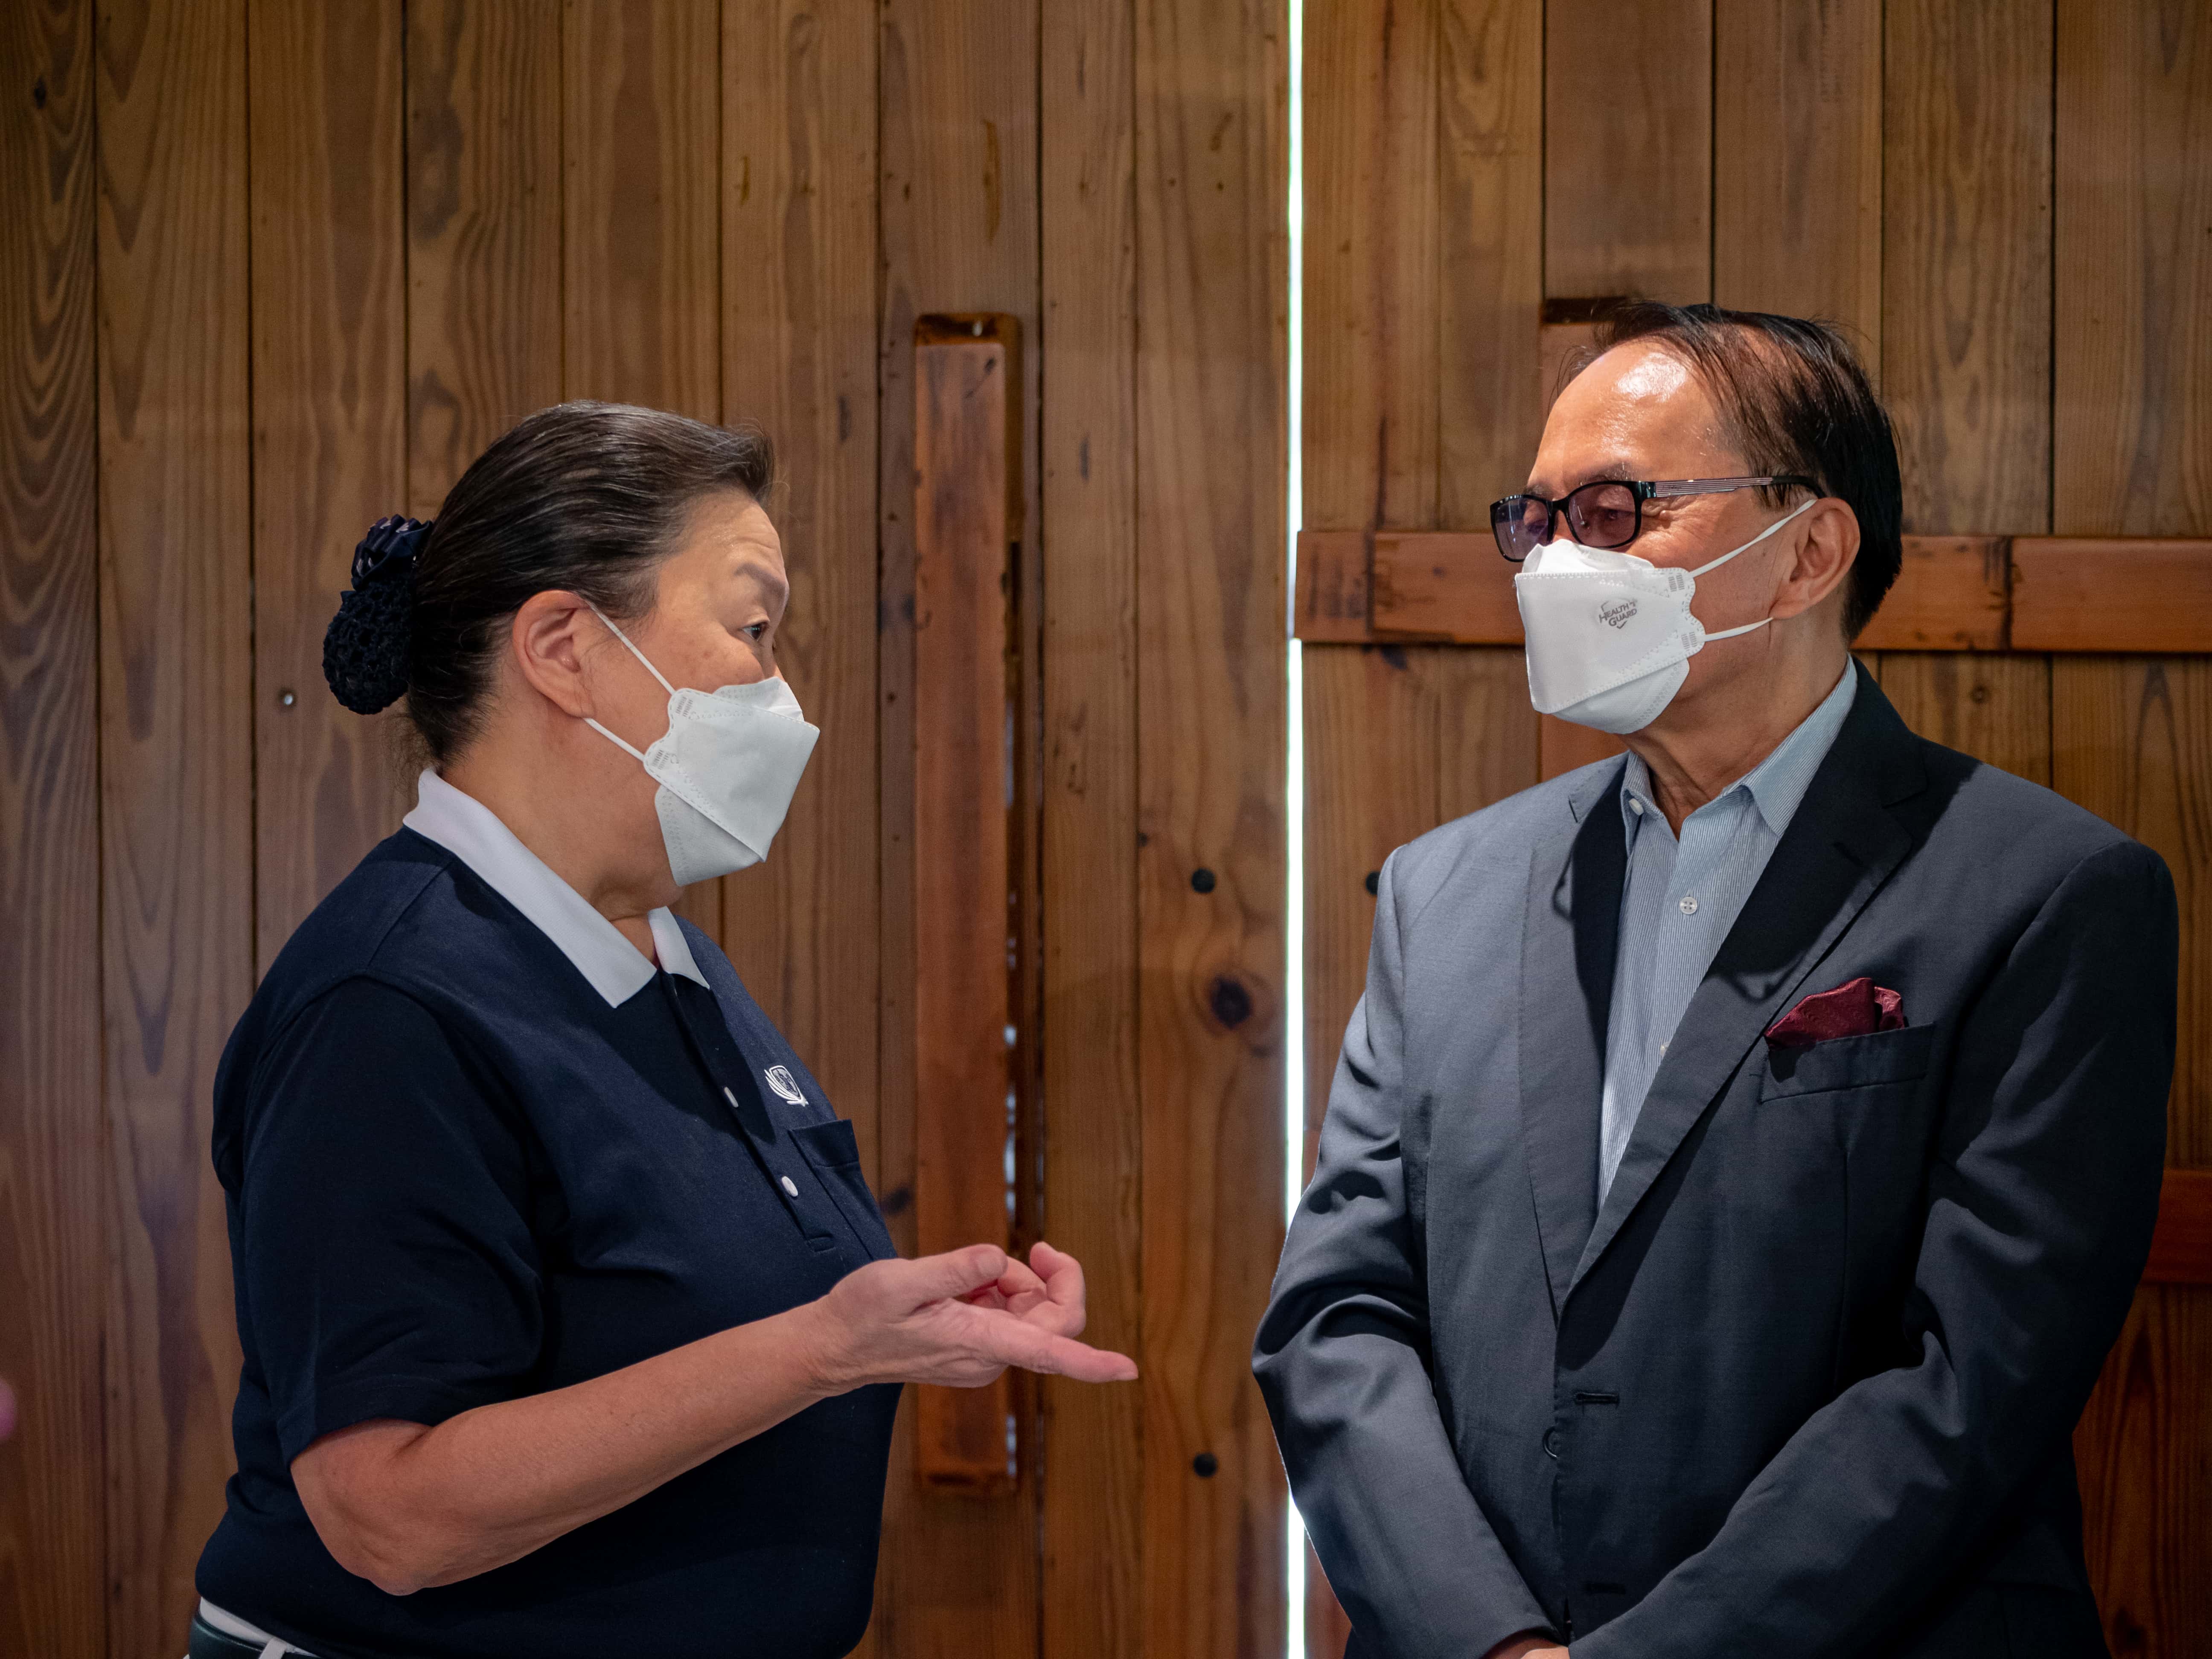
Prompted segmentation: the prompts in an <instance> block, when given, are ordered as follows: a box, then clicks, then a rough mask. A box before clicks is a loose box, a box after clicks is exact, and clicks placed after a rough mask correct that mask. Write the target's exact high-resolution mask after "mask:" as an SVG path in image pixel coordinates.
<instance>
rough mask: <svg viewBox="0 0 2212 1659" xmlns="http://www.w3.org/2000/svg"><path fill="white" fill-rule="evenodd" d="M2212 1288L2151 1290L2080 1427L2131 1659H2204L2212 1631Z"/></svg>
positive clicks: (2091, 1540)
mask: <svg viewBox="0 0 2212 1659" xmlns="http://www.w3.org/2000/svg"><path fill="white" fill-rule="evenodd" d="M2207 1376H2212V1286H2208V1285H2145V1286H2144V1287H2143V1288H2142V1289H2141V1290H2139V1291H2136V1299H2135V1305H2134V1306H2133V1308H2131V1309H2130V1310H2129V1313H2128V1320H2127V1323H2126V1325H2125V1326H2124V1327H2123V1328H2122V1329H2121V1331H2120V1340H2118V1342H2117V1343H2115V1344H2114V1345H2113V1347H2112V1352H2111V1354H2110V1355H2108V1356H2107V1357H2106V1360H2105V1369H2104V1371H2103V1374H2102V1375H2101V1376H2100V1378H2099V1379H2098V1383H2097V1387H2096V1390H2095V1392H2094V1393H2093V1394H2092V1395H2090V1397H2089V1407H2088V1409H2087V1411H2086V1412H2084V1413H2082V1415H2081V1423H2080V1424H2079V1425H2077V1426H2076V1427H2075V1431H2074V1458H2075V1466H2076V1468H2077V1469H2078V1471H2079V1474H2080V1479H2081V1508H2082V1536H2083V1543H2084V1544H2085V1546H2086V1547H2087V1555H2088V1562H2089V1582H2090V1584H2091V1586H2092V1588H2093V1589H2095V1591H2096V1593H2097V1605H2098V1609H2099V1611H2100V1613H2102V1614H2103V1615H2104V1621H2105V1638H2106V1642H2107V1643H2108V1644H2110V1646H2111V1648H2112V1651H2113V1653H2114V1654H2116V1655H2121V1656H2126V1659H2136V1656H2142V1659H2198V1656H2201V1655H2202V1654H2203V1652H2204V1650H2205V1648H2204V1643H2205V1638H2206V1633H2207V1632H2212V1574H2208V1573H2207V1572H2206V1571H2204V1516H2206V1514H2207V1513H2212V1409H2208V1407H2207V1405H2206V1399H2205V1389H2204V1381H2203V1379H2204V1378H2205V1377H2207Z"/></svg>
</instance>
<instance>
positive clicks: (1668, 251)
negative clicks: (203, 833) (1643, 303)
mask: <svg viewBox="0 0 2212 1659" xmlns="http://www.w3.org/2000/svg"><path fill="white" fill-rule="evenodd" d="M1712 118H1713V0H1643V3H1640V4H1638V5H1634V6H1621V5H1618V4H1614V3H1610V0H1549V3H1548V4H1547V5H1546V7H1545V9H1544V292H1545V293H1546V294H1547V295H1563V296H1572V297H1576V298H1595V296H1597V295H1607V294H1629V295H1639V296H1642V297H1644V298H1648V299H1654V300H1668V301H1674V303H1676V304H1678V305H1679V304H1687V303H1689V302H1690V301H1697V300H1705V299H1709V298H1711V295H1712V258H1711V254H1712V178H1713V173H1712V137H1713V126H1712Z"/></svg>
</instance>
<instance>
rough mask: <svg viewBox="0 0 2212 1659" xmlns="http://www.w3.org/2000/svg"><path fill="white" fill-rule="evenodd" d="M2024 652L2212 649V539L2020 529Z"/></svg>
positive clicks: (2016, 641) (2015, 590)
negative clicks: (2038, 533)
mask: <svg viewBox="0 0 2212 1659" xmlns="http://www.w3.org/2000/svg"><path fill="white" fill-rule="evenodd" d="M2012 643H2013V648H2014V649H2015V650H2016V651H2146V652H2156V653H2160V654H2167V653H2171V654H2173V655H2182V654H2185V653H2191V652H2198V651H2212V541H2182V540H2179V539H2161V538H2149V537H2141V538H2125V539H2123V538H2118V537H2106V538H2100V539H2096V540H2090V539H2087V538H2075V537H2065V536H2021V537H2019V538H2015V540H2014V542H2013V544H2012Z"/></svg>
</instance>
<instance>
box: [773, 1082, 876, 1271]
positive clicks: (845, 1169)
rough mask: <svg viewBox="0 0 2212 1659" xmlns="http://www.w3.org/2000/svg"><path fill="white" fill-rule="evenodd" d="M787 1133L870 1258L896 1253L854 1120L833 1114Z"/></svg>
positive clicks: (872, 1259) (874, 1259)
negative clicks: (862, 1162)
mask: <svg viewBox="0 0 2212 1659" xmlns="http://www.w3.org/2000/svg"><path fill="white" fill-rule="evenodd" d="M787 1133H789V1134H790V1136H791V1139H792V1143H793V1145H794V1146H797V1147H798V1148H799V1156H800V1157H802V1158H805V1160H806V1163H807V1166H808V1167H809V1168H810V1169H811V1170H813V1171H814V1176H815V1179H816V1180H817V1181H819V1182H821V1183H822V1186H823V1190H824V1191H826V1192H827V1193H828V1194H829V1200H830V1202H832V1203H833V1204H835V1205H836V1206H837V1209H838V1212H840V1213H841V1214H842V1215H843V1216H844V1218H845V1221H846V1224H847V1225H848V1226H850V1227H851V1228H852V1229H853V1231H854V1232H855V1233H856V1234H858V1235H859V1236H860V1243H862V1244H863V1245H865V1246H866V1249H867V1252H868V1259H869V1260H870V1261H883V1260H884V1258H885V1257H888V1256H894V1255H897V1254H898V1250H897V1249H896V1246H894V1245H893V1244H892V1243H891V1236H890V1230H889V1229H888V1228H886V1227H885V1226H884V1217H883V1212H882V1211H881V1210H879V1209H878V1208H877V1206H876V1195H875V1194H873V1193H872V1192H870V1191H869V1190H868V1180H867V1177H866V1176H865V1175H863V1174H862V1173H861V1171H860V1141H859V1140H858V1139H856V1138H855V1137H854V1133H853V1121H852V1120H851V1119H850V1118H843V1117H840V1118H832V1119H831V1120H830V1121H829V1122H827V1123H807V1124H802V1125H799V1126H798V1127H794V1128H792V1129H790V1130H788V1131H787Z"/></svg>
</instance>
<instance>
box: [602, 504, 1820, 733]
mask: <svg viewBox="0 0 2212 1659" xmlns="http://www.w3.org/2000/svg"><path fill="white" fill-rule="evenodd" d="M1785 522H1786V521H1785ZM1779 527H1780V526H1777V528H1779ZM1731 557H1733V555H1731ZM584 604H585V605H586V607H587V608H588V609H589V610H590V611H591V613H592V615H593V616H594V617H598V618H599V621H600V622H601V623H605V626H606V630H607V632H608V633H610V634H611V635H614V636H615V637H616V638H617V639H618V640H620V641H622V642H623V645H624V646H626V647H629V653H630V655H631V656H633V657H635V658H636V659H638V660H639V661H640V662H641V663H643V664H645V671H646V672H647V673H648V674H650V675H652V676H653V678H655V679H657V680H659V682H660V689H661V690H664V691H665V692H666V693H668V695H669V697H670V699H671V701H672V700H673V699H674V698H675V696H676V688H675V687H674V686H672V685H671V684H669V683H668V681H667V678H665V676H664V675H663V674H662V673H661V671H659V669H658V668H655V667H654V666H653V663H652V660H651V659H649V658H648V657H647V655H646V654H645V653H644V652H642V651H641V650H639V649H638V648H637V647H635V645H631V644H630V638H629V635H627V634H625V633H623V631H622V629H619V628H617V627H616V626H615V625H614V624H613V623H611V622H608V621H607V613H606V612H605V611H602V610H600V609H599V606H597V605H593V604H592V602H591V601H590V600H589V599H586V600H585V601H584ZM584 724H585V725H586V726H590V727H591V728H592V731H594V732H598V733H599V735H600V736H601V737H603V738H605V739H606V740H607V741H608V742H609V743H611V744H614V745H615V747H616V748H617V749H621V750H625V751H626V752H628V753H629V755H630V757H632V758H633V759H635V761H636V762H637V763H638V764H639V765H641V766H642V765H644V764H645V763H646V762H645V755H644V752H643V751H642V750H637V749H633V748H631V747H630V745H629V744H626V743H624V742H623V740H622V739H621V738H618V737H617V736H616V735H615V734H614V733H613V732H610V731H608V730H607V728H606V727H605V726H602V725H600V724H599V722H598V721H597V720H593V719H592V717H591V716H590V715H588V714H586V715H585V716H584Z"/></svg>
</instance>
